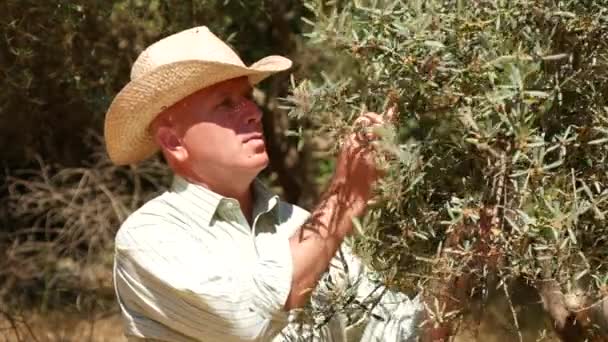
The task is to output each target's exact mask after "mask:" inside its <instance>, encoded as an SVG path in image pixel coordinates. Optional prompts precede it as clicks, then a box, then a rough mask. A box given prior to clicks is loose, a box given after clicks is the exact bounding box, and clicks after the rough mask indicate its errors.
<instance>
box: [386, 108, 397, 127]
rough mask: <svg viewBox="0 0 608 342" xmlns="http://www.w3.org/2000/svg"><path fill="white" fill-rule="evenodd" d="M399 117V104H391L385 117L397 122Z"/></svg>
mask: <svg viewBox="0 0 608 342" xmlns="http://www.w3.org/2000/svg"><path fill="white" fill-rule="evenodd" d="M398 118H399V113H398V112H397V104H396V103H395V104H393V105H392V106H390V107H389V108H388V110H387V111H386V114H385V119H386V121H387V122H389V123H395V122H397V119H398Z"/></svg>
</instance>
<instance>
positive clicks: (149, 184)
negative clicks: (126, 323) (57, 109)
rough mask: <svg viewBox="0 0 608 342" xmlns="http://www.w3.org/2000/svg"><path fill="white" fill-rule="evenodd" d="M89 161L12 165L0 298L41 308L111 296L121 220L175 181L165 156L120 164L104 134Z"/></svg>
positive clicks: (0, 240)
mask: <svg viewBox="0 0 608 342" xmlns="http://www.w3.org/2000/svg"><path fill="white" fill-rule="evenodd" d="M86 144H88V145H90V147H91V149H92V150H94V151H96V152H94V153H93V154H92V155H91V158H90V160H89V161H88V162H86V163H85V166H83V167H78V168H62V167H61V166H57V165H49V164H47V163H45V162H44V161H42V160H38V165H39V167H38V168H35V169H27V170H14V171H11V173H10V174H8V175H7V178H6V182H5V187H6V189H5V191H6V193H7V196H6V199H5V201H6V208H7V209H8V212H7V216H8V218H7V220H6V226H5V227H3V229H2V230H0V251H1V252H0V253H1V254H2V255H0V303H5V304H7V306H8V307H23V306H24V305H25V306H29V307H34V308H39V309H42V310H43V311H44V310H46V309H49V308H51V307H53V306H55V305H65V304H66V303H65V301H66V300H68V302H69V303H68V304H69V305H76V303H75V300H76V299H78V300H80V301H82V298H83V296H84V297H86V296H89V295H93V296H95V297H100V296H101V298H104V299H111V298H112V292H111V277H110V275H111V269H110V266H111V263H112V251H113V238H114V234H115V232H116V230H117V229H118V227H119V226H120V223H121V222H122V221H123V220H124V219H125V218H126V217H127V216H128V215H129V213H130V212H132V211H133V210H135V209H137V208H138V207H139V206H140V205H141V204H142V203H144V202H145V201H146V200H148V199H149V198H150V197H152V196H155V195H156V194H157V193H158V192H159V191H160V190H161V189H162V188H163V187H165V186H166V185H167V183H168V182H169V172H168V170H167V168H166V166H165V165H164V164H163V163H162V162H161V161H160V160H159V159H152V160H150V161H148V162H146V163H142V164H140V165H139V166H138V167H130V168H129V167H117V166H114V165H112V164H111V163H110V162H109V160H108V159H107V157H106V155H105V152H104V150H103V144H102V143H101V138H100V137H98V136H96V135H94V134H91V135H90V136H89V140H88V141H87V142H86Z"/></svg>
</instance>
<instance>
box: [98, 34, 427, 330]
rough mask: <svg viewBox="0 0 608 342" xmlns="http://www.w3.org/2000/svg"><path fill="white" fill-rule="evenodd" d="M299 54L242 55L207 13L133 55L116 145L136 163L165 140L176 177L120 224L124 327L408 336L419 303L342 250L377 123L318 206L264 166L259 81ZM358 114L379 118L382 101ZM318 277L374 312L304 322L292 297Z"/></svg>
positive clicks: (302, 296) (321, 294) (325, 295)
mask: <svg viewBox="0 0 608 342" xmlns="http://www.w3.org/2000/svg"><path fill="white" fill-rule="evenodd" d="M290 66H291V62H290V61H289V60H288V59H286V58H283V57H280V56H270V57H266V58H264V59H262V60H260V61H258V62H256V63H254V64H253V65H251V66H250V67H247V66H245V65H244V64H243V62H242V61H241V60H240V59H239V57H238V56H237V55H236V54H235V53H234V52H233V51H232V50H231V49H230V48H229V47H228V46H227V45H226V44H224V43H223V42H222V41H221V40H220V39H218V38H217V37H215V36H214V35H213V34H212V33H211V32H210V31H209V30H208V29H207V28H206V27H197V28H193V29H189V30H186V31H183V32H179V33H177V34H174V35H172V36H169V37H166V38H164V39H162V40H160V41H159V42H157V43H155V44H153V45H151V46H150V47H148V48H147V49H146V50H145V51H144V52H143V53H142V54H141V55H140V56H139V58H138V59H137V60H136V62H135V63H134V65H133V68H132V73H131V82H130V83H129V84H127V85H126V86H125V87H124V88H123V89H122V90H121V92H120V93H119V94H118V95H117V96H116V98H115V99H114V101H113V102H112V104H111V106H110V108H109V110H108V113H107V114H106V122H105V138H106V146H107V150H108V154H109V156H110V158H111V159H112V161H113V162H114V163H116V164H132V163H136V162H138V161H141V160H143V159H145V158H147V157H149V156H150V155H152V154H153V153H154V152H155V151H157V150H158V149H160V150H161V151H162V153H163V155H164V157H165V159H166V160H167V163H168V165H169V166H170V168H171V169H172V170H173V171H174V173H175V176H176V177H175V182H174V184H173V186H172V188H171V190H169V191H167V192H165V193H164V194H162V195H160V196H159V197H157V198H155V199H153V200H151V201H150V202H148V203H146V204H145V205H144V206H142V207H141V208H140V209H139V210H137V211H136V212H135V213H133V214H132V215H131V216H130V217H129V218H128V219H127V220H126V221H125V222H124V224H123V225H122V226H121V228H120V230H119V232H118V234H117V236H116V255H115V267H114V281H115V287H116V294H117V297H118V301H119V304H120V308H121V312H122V315H123V319H124V323H125V330H126V335H127V336H128V337H129V339H132V340H141V339H144V340H162V341H270V340H274V341H283V340H286V341H288V340H299V339H302V340H303V339H307V340H309V337H310V336H312V337H313V338H314V339H316V340H321V341H341V340H342V341H343V340H345V339H349V340H356V339H357V338H362V339H364V340H382V341H385V340H387V341H389V340H393V341H401V340H406V339H410V338H413V334H412V331H413V325H414V324H415V323H414V321H415V319H414V318H415V317H414V316H415V313H416V310H417V306H416V305H415V304H414V303H412V302H410V301H409V299H407V297H406V296H404V295H402V294H396V293H392V292H386V291H383V290H382V289H381V290H380V291H378V286H376V285H375V284H374V283H373V282H372V281H371V280H369V279H368V278H369V277H368V275H367V273H366V272H365V270H364V269H363V267H362V266H361V263H360V262H359V261H358V260H356V258H355V257H353V256H352V254H350V253H349V252H348V251H347V250H346V251H344V253H339V254H340V256H341V258H339V259H340V260H339V261H337V259H334V256H336V254H337V251H338V250H339V247H340V245H341V244H342V242H343V240H344V238H345V237H346V236H348V235H349V234H350V232H351V230H352V219H353V218H355V217H359V216H361V215H363V213H364V211H365V208H366V203H367V201H368V200H369V198H370V196H371V191H372V184H373V183H374V181H375V180H376V178H377V177H378V170H377V169H376V166H375V165H374V161H373V159H374V158H373V157H374V155H373V154H374V151H373V148H372V145H371V144H368V140H369V139H373V138H374V136H373V135H371V134H368V135H366V136H364V137H361V136H358V135H353V136H352V137H350V138H349V139H347V141H346V142H345V144H344V147H343V149H342V152H341V154H340V156H339V160H338V163H337V169H336V172H335V175H334V177H333V180H332V182H331V184H330V186H329V189H328V190H327V192H326V194H325V195H324V196H323V198H322V200H321V201H320V203H319V204H318V206H317V207H316V209H315V210H314V211H313V212H312V213H311V214H310V215H309V214H308V213H307V212H306V211H305V210H303V209H301V208H299V207H297V206H295V205H292V204H289V203H285V202H283V201H281V200H280V199H279V198H278V197H277V196H275V195H273V194H271V193H270V192H269V191H268V190H267V189H266V188H265V187H264V186H263V185H262V184H261V183H260V182H259V181H258V180H256V177H257V175H258V174H259V172H260V171H262V170H263V169H264V168H265V167H266V166H267V165H268V156H267V154H266V149H265V145H264V138H263V136H262V124H261V115H262V113H261V111H260V110H259V109H258V107H257V106H256V105H255V103H254V102H253V101H252V99H251V93H252V86H253V85H255V84H256V83H258V82H260V81H261V80H263V79H264V78H266V77H268V76H270V75H271V74H273V73H276V72H280V71H284V70H287V69H288V68H289V67H290ZM357 122H358V124H361V125H364V126H367V127H372V126H373V125H382V124H384V122H383V118H382V117H381V116H379V115H377V114H373V113H367V114H364V115H362V116H361V117H360V118H359V119H358V120H357ZM332 259H333V261H332ZM328 269H329V272H328V273H327V272H326V271H328ZM324 274H325V276H324ZM323 277H325V278H324V279H323V280H322V281H321V282H320V279H322V278H323ZM328 277H331V279H328ZM330 280H331V281H330ZM312 289H315V291H314V294H313V301H312V304H313V306H314V307H316V308H320V307H322V306H323V305H324V304H323V303H326V304H328V305H331V298H330V297H331V293H336V291H338V292H340V291H342V293H347V291H354V298H355V300H354V301H353V302H354V303H359V306H365V305H366V304H370V305H369V306H370V307H371V306H373V309H371V308H370V310H372V314H369V313H366V311H368V310H360V311H361V314H360V315H359V317H358V318H357V322H354V323H356V324H351V323H353V322H352V320H353V319H352V318H351V319H350V320H349V319H348V318H347V317H344V315H340V314H335V315H326V316H327V317H323V319H324V320H327V323H326V324H322V326H321V327H316V328H315V327H312V326H311V325H299V324H298V323H297V312H298V310H296V309H299V308H302V307H304V306H305V305H306V304H307V303H308V302H309V298H310V296H311V292H312ZM332 291H333V292H332ZM382 293H384V294H383V295H382ZM371 299H373V302H372V301H371ZM347 325H348V327H347ZM302 327H304V328H302Z"/></svg>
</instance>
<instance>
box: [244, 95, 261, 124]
mask: <svg viewBox="0 0 608 342" xmlns="http://www.w3.org/2000/svg"><path fill="white" fill-rule="evenodd" d="M241 105H242V106H243V110H242V114H243V118H242V119H243V121H244V122H245V123H247V125H253V124H259V123H260V122H261V121H262V111H261V110H260V108H258V106H257V104H256V103H255V102H253V101H252V100H250V99H248V98H243V99H242V103H241Z"/></svg>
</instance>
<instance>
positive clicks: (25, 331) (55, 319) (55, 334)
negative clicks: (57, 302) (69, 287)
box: [0, 312, 126, 342]
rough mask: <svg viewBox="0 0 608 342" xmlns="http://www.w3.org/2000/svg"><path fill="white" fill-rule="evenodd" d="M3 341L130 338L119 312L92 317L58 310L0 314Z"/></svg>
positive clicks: (114, 341) (99, 341)
mask: <svg viewBox="0 0 608 342" xmlns="http://www.w3.org/2000/svg"><path fill="white" fill-rule="evenodd" d="M0 341H3V342H21V341H24V342H25V341H28V342H29V341H39V342H42V341H48V342H59V341H89V342H104V341H108V342H109V341H112V342H121V341H126V338H125V337H124V334H123V330H122V325H121V322H120V316H119V315H118V314H117V313H115V312H110V313H107V314H102V315H95V316H92V317H87V316H85V315H69V314H66V313H63V312H54V313H49V314H46V315H44V316H42V315H39V314H34V313H31V314H28V315H23V316H16V317H11V318H10V319H9V318H7V316H4V317H3V316H2V314H0Z"/></svg>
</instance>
